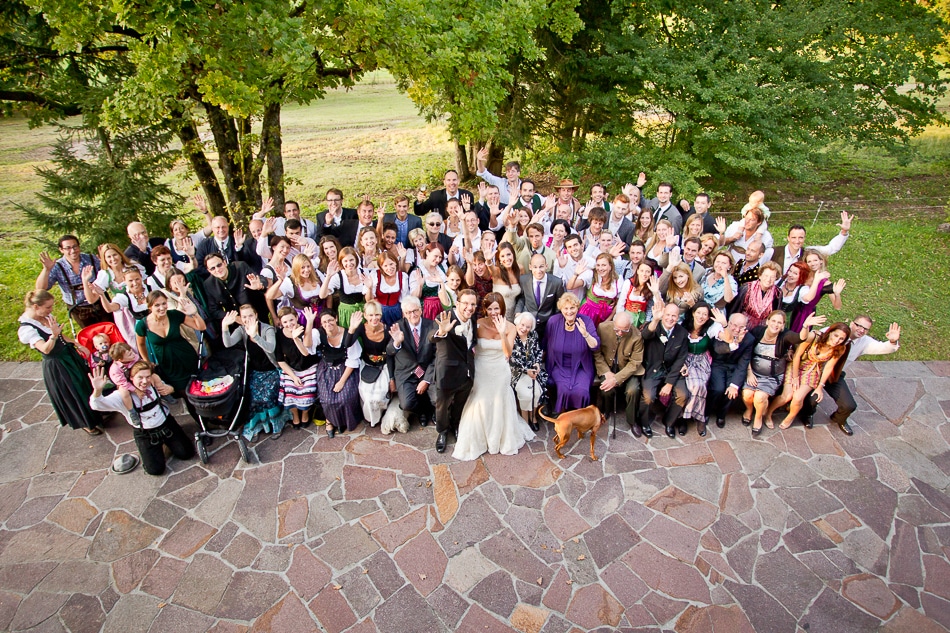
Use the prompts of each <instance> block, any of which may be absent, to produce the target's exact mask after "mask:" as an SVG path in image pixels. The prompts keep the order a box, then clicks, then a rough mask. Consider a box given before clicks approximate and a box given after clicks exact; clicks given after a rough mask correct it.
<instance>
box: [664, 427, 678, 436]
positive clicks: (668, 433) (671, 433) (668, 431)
mask: <svg viewBox="0 0 950 633" xmlns="http://www.w3.org/2000/svg"><path fill="white" fill-rule="evenodd" d="M666 436H667V437H676V429H674V428H673V427H672V426H668V427H666Z"/></svg>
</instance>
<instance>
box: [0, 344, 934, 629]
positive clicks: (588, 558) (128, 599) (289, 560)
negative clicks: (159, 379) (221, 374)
mask: <svg viewBox="0 0 950 633" xmlns="http://www.w3.org/2000/svg"><path fill="white" fill-rule="evenodd" d="M850 373H851V374H852V378H854V379H855V385H854V387H855V389H854V391H855V394H856V396H857V397H858V398H857V399H858V403H859V411H858V413H856V414H855V415H854V416H853V418H852V424H853V425H854V427H855V430H856V434H855V435H854V437H850V438H849V437H846V436H844V435H843V434H841V433H840V432H838V430H837V429H834V430H832V429H829V427H828V426H827V416H826V415H825V414H824V413H822V414H819V416H818V417H817V420H816V426H815V428H814V429H813V430H811V431H805V429H803V428H802V427H800V426H797V427H795V428H793V429H791V430H789V431H786V432H783V433H779V432H777V431H773V432H770V431H767V430H766V431H765V432H763V434H762V436H761V439H757V440H753V439H751V438H750V435H749V431H748V429H747V428H745V427H742V426H741V425H740V424H739V421H738V419H737V418H736V417H732V418H730V419H729V423H728V424H727V426H726V428H725V429H722V430H719V429H716V428H715V427H713V428H711V429H710V437H709V438H708V439H707V440H706V441H701V439H702V438H699V437H698V436H696V435H695V432H693V431H692V430H691V432H690V434H689V435H688V436H687V437H686V438H685V439H683V440H680V439H676V440H670V439H668V438H666V437H665V436H658V437H654V438H653V439H652V440H650V441H649V443H647V442H645V441H643V440H637V439H634V438H633V437H632V435H630V433H629V430H628V429H627V428H626V425H625V424H624V423H623V422H621V424H620V425H619V430H618V434H617V438H616V439H612V440H611V439H609V438H607V437H606V434H603V433H602V434H601V435H602V436H601V437H600V438H599V439H598V441H597V452H598V454H599V455H600V456H601V458H602V459H601V461H599V462H592V461H591V460H590V459H589V457H587V455H586V450H585V448H584V444H583V443H581V444H577V445H575V444H574V442H571V443H569V444H568V447H569V449H570V452H569V453H568V456H567V458H565V459H563V460H558V459H557V458H556V457H555V456H554V453H553V449H552V442H551V441H550V436H551V427H550V425H548V426H547V427H546V428H542V433H541V435H540V439H539V440H537V441H535V442H532V443H530V444H529V445H528V447H527V449H522V451H521V453H520V454H519V455H518V456H516V457H494V456H486V457H484V458H483V459H481V460H478V461H475V462H469V463H459V462H456V461H455V460H453V459H452V458H451V457H450V456H449V455H448V454H446V455H439V454H437V453H436V452H435V450H434V449H433V448H432V447H433V445H434V442H435V431H434V429H432V428H431V427H430V428H428V429H421V430H420V429H417V428H414V429H413V430H412V431H411V432H410V433H409V434H407V435H399V436H396V437H391V438H390V437H385V436H382V435H380V433H379V430H378V429H367V430H366V431H365V432H362V433H358V434H355V435H352V436H338V437H337V438H336V439H334V440H329V439H327V438H326V437H325V436H323V435H322V433H317V432H315V431H314V432H309V431H296V432H294V431H291V430H288V431H286V432H285V433H284V435H283V436H282V437H280V438H279V439H277V440H266V441H263V442H259V443H258V444H257V445H256V446H254V447H253V449H254V452H255V454H256V457H257V459H258V460H259V463H258V462H257V461H255V463H254V464H251V465H248V464H244V463H243V462H241V461H239V456H238V450H237V446H236V445H235V444H234V443H229V444H226V445H224V446H223V447H221V446H220V443H219V444H216V445H215V446H214V447H213V448H214V449H215V452H214V453H213V455H212V457H211V460H210V463H209V464H207V465H204V466H203V465H201V464H200V463H198V462H197V461H191V462H188V463H181V462H173V463H172V470H171V472H170V473H169V474H168V475H166V476H164V477H158V478H153V477H148V476H146V475H145V474H144V473H142V472H141V470H140V469H139V470H138V471H137V472H135V473H133V474H129V475H124V476H119V475H114V474H111V473H109V472H108V467H109V465H110V463H111V461H112V459H113V457H114V456H115V455H116V454H118V453H122V452H129V451H133V450H134V445H133V443H132V441H131V429H130V427H129V426H128V425H126V424H125V423H124V422H121V423H120V421H119V420H117V419H112V420H110V423H109V426H108V428H107V433H106V434H105V435H104V436H101V437H88V436H86V435H85V434H84V433H81V432H74V431H70V430H68V429H61V428H60V427H59V426H58V424H57V423H56V422H55V421H51V420H50V418H51V414H52V409H51V408H50V406H49V404H48V400H47V397H46V395H45V391H44V390H43V387H42V383H41V382H39V380H38V379H39V377H40V375H39V366H38V365H37V364H32V363H25V364H13V363H6V364H0V401H2V403H3V405H2V407H3V408H2V413H0V425H2V439H0V522H2V529H0V630H10V631H44V632H53V631H74V632H79V631H99V630H102V631H109V632H112V631H115V632H120V633H133V632H136V631H153V632H161V633H169V632H175V631H182V632H188V633H191V632H198V631H205V630H209V631H216V632H235V631H248V630H251V631H281V632H283V631H294V632H304V631H330V632H333V633H337V632H339V631H367V632H368V631H374V630H379V631H387V632H390V631H391V632H398V633H408V632H412V631H420V632H434V631H456V630H457V631H482V632H493V631H512V630H516V631H521V632H523V633H528V632H531V633H538V632H539V631H544V632H566V631H590V630H603V631H615V630H676V631H696V632H698V631H718V632H722V631H728V632H729V633H736V632H743V631H759V632H764V631H789V632H792V631H797V630H807V631H809V633H819V632H823V631H834V632H835V633H842V632H847V631H888V632H892V631H893V632H902V631H913V633H928V632H930V631H942V630H946V628H950V564H948V553H950V496H948V495H947V492H948V486H950V424H948V415H950V362H932V363H915V362H873V363H872V362H863V363H856V364H855V366H854V369H852V370H851V372H850ZM180 419H181V418H180ZM189 422H190V420H189ZM191 428H192V426H191V425H190V424H189V426H186V430H190V429H191Z"/></svg>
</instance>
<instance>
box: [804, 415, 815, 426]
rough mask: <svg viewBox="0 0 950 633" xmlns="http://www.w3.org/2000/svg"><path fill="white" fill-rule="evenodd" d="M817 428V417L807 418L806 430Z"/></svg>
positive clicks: (810, 416)
mask: <svg viewBox="0 0 950 633" xmlns="http://www.w3.org/2000/svg"><path fill="white" fill-rule="evenodd" d="M814 427H815V416H814V415H809V416H807V417H806V418H805V428H806V429H811V428H814Z"/></svg>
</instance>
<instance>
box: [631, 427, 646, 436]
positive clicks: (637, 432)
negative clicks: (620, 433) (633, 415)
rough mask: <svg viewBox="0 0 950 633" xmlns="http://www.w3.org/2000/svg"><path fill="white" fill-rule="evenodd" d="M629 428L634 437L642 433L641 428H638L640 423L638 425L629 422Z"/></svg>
mask: <svg viewBox="0 0 950 633" xmlns="http://www.w3.org/2000/svg"><path fill="white" fill-rule="evenodd" d="M630 430H631V431H633V436H634V437H640V436H642V435H643V429H642V428H640V425H639V424H631V425H630Z"/></svg>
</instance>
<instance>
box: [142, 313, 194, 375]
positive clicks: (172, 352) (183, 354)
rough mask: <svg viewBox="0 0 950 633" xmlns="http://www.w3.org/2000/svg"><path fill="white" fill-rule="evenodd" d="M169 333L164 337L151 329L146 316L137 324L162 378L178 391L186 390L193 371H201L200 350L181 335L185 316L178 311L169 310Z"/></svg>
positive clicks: (150, 357) (151, 359) (149, 355)
mask: <svg viewBox="0 0 950 633" xmlns="http://www.w3.org/2000/svg"><path fill="white" fill-rule="evenodd" d="M166 314H167V315H168V334H167V335H166V336H164V337H162V336H159V335H158V334H156V333H155V332H152V331H151V330H150V329H148V325H147V324H146V319H141V320H139V321H137V322H136V323H135V333H136V334H137V335H139V336H144V337H145V347H146V349H147V350H148V358H149V360H150V361H152V362H153V363H155V364H156V365H158V373H159V375H160V376H161V377H162V380H164V381H165V382H167V383H168V384H169V385H171V386H172V387H173V388H174V389H175V391H184V390H185V388H186V387H187V386H188V381H189V380H191V376H192V374H194V373H195V372H196V371H197V370H198V353H197V352H196V351H195V348H193V347H192V346H191V343H189V342H188V341H187V340H186V339H185V337H183V336H182V335H181V326H182V324H183V323H184V322H185V315H184V314H182V313H181V312H179V311H178V310H169V311H168V312H167V313H166Z"/></svg>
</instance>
